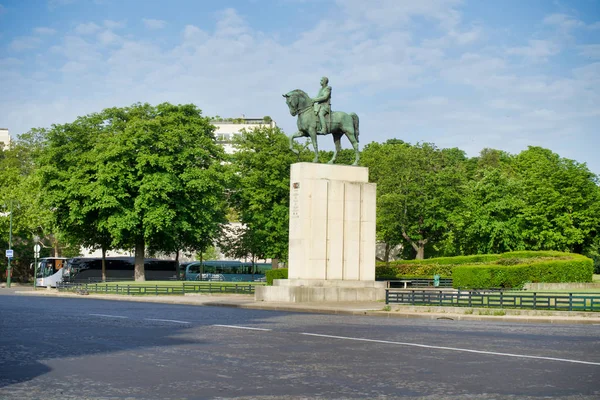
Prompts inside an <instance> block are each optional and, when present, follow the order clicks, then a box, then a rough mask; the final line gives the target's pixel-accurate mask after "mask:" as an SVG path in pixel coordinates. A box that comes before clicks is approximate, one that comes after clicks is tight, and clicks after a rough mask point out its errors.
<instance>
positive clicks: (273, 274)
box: [265, 268, 288, 286]
mask: <svg viewBox="0 0 600 400" xmlns="http://www.w3.org/2000/svg"><path fill="white" fill-rule="evenodd" d="M265 278H266V280H267V286H273V279H287V278H288V270H287V268H279V269H272V270H268V271H265Z"/></svg>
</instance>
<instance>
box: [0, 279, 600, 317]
mask: <svg viewBox="0 0 600 400" xmlns="http://www.w3.org/2000/svg"><path fill="white" fill-rule="evenodd" d="M7 291H11V292H12V293H14V294H18V295H25V296H55V297H77V298H89V299H102V300H115V301H141V302H151V303H167V304H188V305H196V306H217V307H235V308H248V309H256V310H274V311H289V312H310V313H320V314H342V315H367V316H377V317H383V318H421V319H432V320H440V319H441V320H455V321H489V322H514V323H550V324H593V325H600V313H592V312H575V311H541V310H512V309H494V308H490V309H488V308H464V307H427V306H410V305H399V304H390V305H388V306H386V304H385V303H384V302H377V301H371V302H345V303H344V302H338V303H279V302H264V301H254V297H252V296H248V295H233V294H226V295H225V294H223V295H221V294H192V293H189V294H186V295H164V296H151V295H145V296H126V295H110V294H108V295H102V294H89V295H79V294H74V293H59V292H58V291H57V290H56V289H37V290H35V291H34V290H33V289H32V288H31V287H15V288H11V289H5V288H4V289H0V293H2V292H4V294H8V293H6V292H7Z"/></svg>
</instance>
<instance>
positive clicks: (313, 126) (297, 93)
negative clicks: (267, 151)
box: [283, 89, 360, 165]
mask: <svg viewBox="0 0 600 400" xmlns="http://www.w3.org/2000/svg"><path fill="white" fill-rule="evenodd" d="M283 97H285V102H286V104H287V105H288V107H289V109H290V114H292V116H293V117H295V116H296V115H297V116H298V132H296V133H294V134H292V135H290V150H292V151H293V152H294V153H296V154H298V151H297V150H295V149H294V147H293V144H294V139H295V138H299V137H307V136H308V137H310V140H311V142H312V145H313V150H314V153H315V158H314V159H313V162H315V163H316V162H319V145H318V143H317V121H318V120H319V117H318V116H317V115H315V113H314V112H313V100H312V98H310V96H309V95H307V94H306V93H305V92H304V91H302V90H300V89H296V90H292V91H291V92H289V93H287V94H284V95H283ZM327 119H328V120H329V121H328V124H327V125H328V126H327V129H325V128H323V129H322V130H323V131H324V132H329V133H331V134H332V135H333V142H334V143H335V151H334V153H333V157H332V158H331V160H329V162H328V164H333V163H334V162H335V160H336V158H337V155H338V152H339V151H340V149H341V147H340V139H341V138H342V136H343V135H346V136H347V137H348V140H350V143H352V147H353V148H354V153H355V158H354V163H353V164H352V165H358V161H359V160H360V153H359V151H358V115H356V114H355V113H350V114H347V113H345V112H342V111H332V112H330V114H329V117H328V118H327ZM326 134H327V133H324V134H321V135H326Z"/></svg>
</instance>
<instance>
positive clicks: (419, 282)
mask: <svg viewBox="0 0 600 400" xmlns="http://www.w3.org/2000/svg"><path fill="white" fill-rule="evenodd" d="M387 282H388V286H389V287H390V288H398V287H403V288H406V287H429V286H431V287H436V286H435V281H434V280H433V279H430V278H402V279H392V280H388V281H387ZM437 287H452V279H451V278H440V280H439V285H438V286H437Z"/></svg>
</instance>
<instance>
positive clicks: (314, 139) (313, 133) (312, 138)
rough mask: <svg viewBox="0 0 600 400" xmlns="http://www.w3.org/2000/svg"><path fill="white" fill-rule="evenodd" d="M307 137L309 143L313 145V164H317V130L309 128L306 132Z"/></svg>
mask: <svg viewBox="0 0 600 400" xmlns="http://www.w3.org/2000/svg"><path fill="white" fill-rule="evenodd" d="M308 135H309V136H310V141H311V142H312V145H313V150H314V152H315V158H313V162H314V163H318V162H319V144H318V142H317V130H316V129H315V128H310V129H309V130H308Z"/></svg>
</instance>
